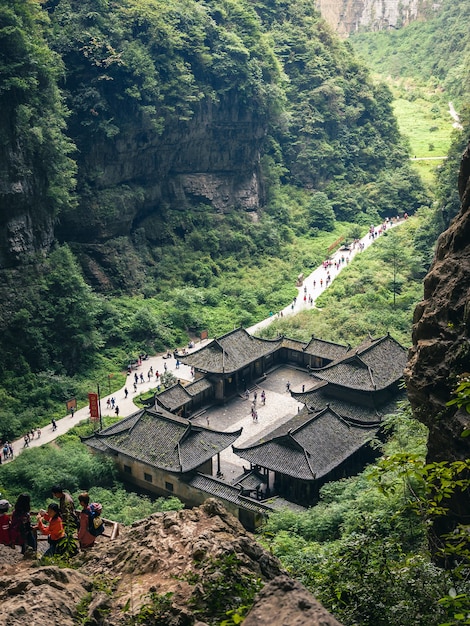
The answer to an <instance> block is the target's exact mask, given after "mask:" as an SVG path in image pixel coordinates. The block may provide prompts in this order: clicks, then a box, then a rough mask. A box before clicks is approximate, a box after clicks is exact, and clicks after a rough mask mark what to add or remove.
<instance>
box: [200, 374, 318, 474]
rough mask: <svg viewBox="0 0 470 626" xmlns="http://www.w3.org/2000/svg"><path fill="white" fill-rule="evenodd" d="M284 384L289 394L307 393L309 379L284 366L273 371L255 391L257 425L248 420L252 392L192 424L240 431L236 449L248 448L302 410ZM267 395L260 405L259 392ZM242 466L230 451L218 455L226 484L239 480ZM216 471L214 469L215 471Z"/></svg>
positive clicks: (202, 416)
mask: <svg viewBox="0 0 470 626" xmlns="http://www.w3.org/2000/svg"><path fill="white" fill-rule="evenodd" d="M287 381H289V382H290V384H291V390H292V391H301V390H302V385H305V388H306V389H308V388H309V386H311V384H312V379H311V377H310V376H309V375H308V373H307V372H305V371H302V370H298V369H295V368H292V367H289V366H286V365H282V366H280V367H279V368H277V369H275V370H274V371H272V372H271V373H270V374H268V375H267V378H266V380H264V381H263V382H262V383H260V384H259V385H258V386H257V387H256V391H257V393H258V400H257V403H256V410H257V411H258V421H257V422H253V419H252V417H251V404H252V402H253V391H254V388H253V387H251V389H252V391H251V393H250V398H249V399H248V400H246V399H244V398H240V397H237V398H236V399H234V400H232V401H231V402H229V403H227V404H225V405H224V406H217V407H212V408H210V409H208V410H207V411H206V412H205V413H204V414H203V415H200V416H198V417H197V418H195V419H194V420H192V421H193V422H194V423H195V424H200V425H201V426H207V425H209V427H210V428H214V429H216V430H223V431H234V430H238V429H239V428H243V430H242V433H241V435H240V437H239V438H238V439H237V440H236V442H235V444H234V445H236V446H241V445H245V444H251V443H253V442H255V441H257V440H258V439H259V438H260V437H261V436H266V435H268V434H269V433H270V432H272V431H273V430H274V429H275V428H277V426H279V425H280V424H283V423H284V422H286V421H288V420H289V419H290V418H291V417H293V416H294V415H295V414H296V413H297V412H298V411H299V410H300V409H301V408H302V406H303V405H302V404H301V403H299V402H297V401H296V400H294V399H293V398H292V396H291V395H290V393H289V392H287V391H286V384H287ZM263 389H264V392H265V394H266V404H265V405H264V406H263V405H262V404H261V399H260V395H261V391H262V390H263ZM243 466H245V467H246V468H247V469H248V468H249V466H250V464H249V462H248V461H245V460H244V459H241V458H240V457H238V456H237V455H235V454H234V453H233V452H232V448H231V447H230V448H227V449H226V450H224V451H223V452H221V454H220V468H221V471H222V473H223V475H224V478H225V480H227V481H229V482H230V481H231V480H232V479H234V478H236V477H237V476H239V475H240V474H241V473H242V471H243ZM216 470H217V468H215V469H214V471H216Z"/></svg>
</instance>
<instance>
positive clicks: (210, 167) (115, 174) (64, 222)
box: [57, 97, 265, 243]
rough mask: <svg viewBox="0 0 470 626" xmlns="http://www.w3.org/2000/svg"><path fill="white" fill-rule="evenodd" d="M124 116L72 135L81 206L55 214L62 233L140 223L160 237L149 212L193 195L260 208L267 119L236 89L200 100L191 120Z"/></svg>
mask: <svg viewBox="0 0 470 626" xmlns="http://www.w3.org/2000/svg"><path fill="white" fill-rule="evenodd" d="M129 121H130V123H129V124H128V125H127V127H125V128H123V129H122V131H121V132H120V134H119V135H117V136H116V137H113V138H112V139H111V140H106V139H94V140H93V142H91V141H90V138H89V137H86V136H85V137H83V136H82V138H80V137H79V138H77V139H76V141H77V144H78V146H79V153H80V156H79V197H80V206H79V207H78V209H74V210H72V211H69V212H65V213H64V214H63V215H62V216H61V219H60V224H59V226H58V230H57V232H58V235H59V237H60V238H61V239H62V240H64V241H73V242H80V241H81V242H87V243H92V242H100V241H106V240H108V239H111V238H113V237H119V236H129V235H130V234H131V233H132V232H133V231H134V230H135V229H137V228H140V227H143V228H144V229H145V231H146V235H147V236H148V237H149V238H150V239H158V233H155V232H152V229H155V224H156V223H158V220H155V219H154V218H155V215H157V216H158V215H159V214H161V213H162V211H164V210H165V209H168V208H169V207H171V211H176V212H178V210H183V209H187V208H188V207H190V206H192V207H194V206H195V205H197V204H198V203H199V204H204V205H207V206H209V207H211V209H212V210H213V211H215V212H221V213H223V212H225V211H227V210H229V209H232V208H236V209H241V210H256V209H257V208H258V206H259V204H260V201H261V198H262V189H261V185H260V177H259V158H260V157H259V155H260V145H261V141H262V139H263V137H264V135H265V127H264V124H263V122H262V120H260V119H259V118H258V116H257V115H256V112H253V111H252V110H248V109H246V108H245V107H243V106H242V105H241V104H240V103H239V102H238V101H237V98H236V97H230V98H229V97H227V98H226V99H225V100H223V99H221V100H220V101H219V102H218V103H217V104H216V103H213V102H209V101H205V102H204V103H203V104H202V105H200V106H199V108H198V110H197V112H196V114H195V116H194V117H193V119H192V120H190V121H186V122H180V123H178V124H176V125H171V127H169V129H168V130H167V131H165V132H164V133H163V135H159V134H158V133H156V132H155V131H154V130H152V128H151V127H149V126H148V125H146V123H145V121H144V120H143V119H141V118H139V117H134V118H132V119H131V120H129ZM150 216H151V217H152V219H151V220H150V221H149V220H148V219H147V218H149V217H150Z"/></svg>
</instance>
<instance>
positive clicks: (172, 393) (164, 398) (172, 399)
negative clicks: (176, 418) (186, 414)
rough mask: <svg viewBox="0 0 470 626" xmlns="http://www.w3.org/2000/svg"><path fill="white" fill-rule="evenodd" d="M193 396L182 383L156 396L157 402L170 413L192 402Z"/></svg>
mask: <svg viewBox="0 0 470 626" xmlns="http://www.w3.org/2000/svg"><path fill="white" fill-rule="evenodd" d="M192 398H193V397H192V395H191V394H189V393H188V392H187V390H186V387H183V385H182V384H181V383H175V384H174V385H173V386H172V387H169V388H168V389H165V391H162V392H161V393H159V394H158V395H157V396H156V399H157V402H158V403H159V404H160V405H161V406H163V407H164V408H165V409H167V410H168V411H175V410H176V409H179V408H180V407H181V406H183V405H185V404H187V403H188V402H191V400H192Z"/></svg>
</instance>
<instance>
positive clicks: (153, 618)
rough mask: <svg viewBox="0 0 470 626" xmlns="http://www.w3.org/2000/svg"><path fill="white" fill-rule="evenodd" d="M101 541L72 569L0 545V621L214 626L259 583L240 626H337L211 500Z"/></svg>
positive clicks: (41, 625)
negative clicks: (37, 560) (44, 563)
mask: <svg viewBox="0 0 470 626" xmlns="http://www.w3.org/2000/svg"><path fill="white" fill-rule="evenodd" d="M98 542H99V543H97V544H96V545H95V547H94V548H93V550H92V551H90V552H89V553H85V554H81V555H79V556H78V557H76V563H75V567H76V569H66V568H65V569H62V568H58V567H55V566H46V567H39V568H37V567H35V566H33V565H32V564H31V563H30V562H25V561H22V557H20V555H18V553H15V552H13V551H12V550H11V549H10V548H7V547H5V546H0V557H1V558H2V564H3V567H2V576H1V577H0V601H1V604H2V613H3V617H2V619H3V622H4V624H5V625H6V626H20V625H21V626H23V625H24V623H25V622H28V621H29V622H30V623H31V624H34V626H50V624H59V623H60V624H64V625H65V626H69V625H70V626H72V625H73V624H77V623H78V619H80V620H81V621H80V623H87V624H89V625H90V626H121V625H122V626H126V625H128V624H131V623H132V624H134V623H152V624H153V623H155V624H156V623H158V624H162V626H163V625H166V626H195V625H196V624H198V625H199V626H207V623H215V622H214V620H216V623H219V621H220V619H219V620H218V621H217V618H216V616H215V614H214V611H215V610H216V609H217V607H220V610H221V611H222V613H221V615H223V617H225V609H226V608H227V609H230V608H231V607H233V606H238V605H240V604H241V602H240V599H238V604H237V595H238V596H239V595H240V594H242V593H244V591H245V590H246V589H252V590H253V595H254V592H255V588H259V587H260V586H263V585H266V586H265V587H264V589H263V590H262V591H261V592H260V593H259V595H258V596H257V598H256V601H255V604H254V606H253V608H252V609H251V611H250V614H249V616H248V617H247V621H246V622H245V623H246V624H247V625H252V624H256V625H257V626H263V624H268V623H269V624H276V625H279V626H281V625H284V624H285V625H286V626H291V625H292V624H299V625H302V624H305V625H307V624H308V625H309V626H317V625H318V626H320V624H321V625H322V626H340V625H339V624H338V622H337V621H336V620H335V619H334V618H333V617H332V616H331V615H329V614H328V613H327V612H326V611H325V610H324V609H323V608H322V607H321V606H320V605H319V604H318V603H317V602H316V601H315V599H314V598H313V597H312V596H311V594H310V593H309V592H308V591H307V590H306V589H305V588H304V587H302V585H300V584H299V583H296V582H295V581H293V580H292V579H291V578H289V577H288V576H287V575H286V574H285V572H283V570H282V568H281V566H280V563H279V561H278V560H277V559H276V558H275V557H273V556H272V555H271V554H269V553H268V552H266V551H265V550H264V549H263V548H262V547H261V546H260V545H259V544H258V543H257V542H256V541H255V539H254V537H253V536H252V535H250V534H249V533H247V532H246V531H245V529H244V528H243V527H242V526H241V524H240V523H239V522H238V520H236V519H235V518H234V517H232V516H231V515H230V514H229V513H227V512H226V510H225V509H224V508H223V507H222V506H221V505H220V504H219V503H218V502H217V501H216V500H207V501H206V502H205V503H204V505H203V506H201V507H199V508H196V509H192V510H185V511H178V512H177V511H172V512H168V513H157V514H154V515H152V516H150V517H149V518H148V519H145V520H141V521H139V522H136V523H135V524H133V525H132V526H131V527H129V528H125V529H122V531H121V533H120V536H119V537H118V538H117V539H115V540H113V541H108V540H105V539H103V538H99V539H98ZM270 581H272V582H271V583H270ZM266 583H268V584H266ZM269 583H270V584H269ZM136 616H138V618H137V617H136ZM144 617H145V619H144ZM134 618H135V619H134Z"/></svg>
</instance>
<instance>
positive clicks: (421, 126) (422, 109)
mask: <svg viewBox="0 0 470 626" xmlns="http://www.w3.org/2000/svg"><path fill="white" fill-rule="evenodd" d="M430 105H431V106H430ZM442 109H443V107H442V105H441V106H439V105H438V104H434V105H433V104H432V102H429V100H428V99H424V98H420V97H418V98H416V99H413V100H412V101H410V100H407V99H405V98H403V97H397V98H395V100H394V102H393V110H394V113H395V115H396V117H397V120H398V125H399V128H400V132H401V133H402V134H403V135H404V136H405V137H407V138H408V140H409V142H410V149H411V154H412V155H414V156H418V157H445V156H446V155H447V152H448V150H449V146H450V135H451V132H452V126H451V123H452V122H451V118H450V116H449V117H448V119H445V118H446V113H447V111H446V109H444V110H442ZM436 165H437V164H434V167H436Z"/></svg>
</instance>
